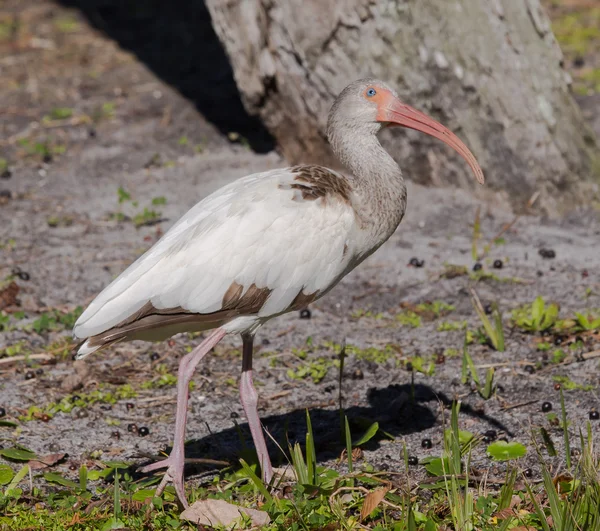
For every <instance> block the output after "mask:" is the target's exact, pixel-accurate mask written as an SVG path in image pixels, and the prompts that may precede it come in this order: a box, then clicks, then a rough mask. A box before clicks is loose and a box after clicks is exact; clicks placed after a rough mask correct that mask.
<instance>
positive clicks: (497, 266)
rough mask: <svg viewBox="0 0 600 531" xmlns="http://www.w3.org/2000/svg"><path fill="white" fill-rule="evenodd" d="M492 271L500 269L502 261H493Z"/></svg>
mask: <svg viewBox="0 0 600 531" xmlns="http://www.w3.org/2000/svg"><path fill="white" fill-rule="evenodd" d="M493 265H494V269H502V266H503V265H504V264H503V263H502V260H494V264H493Z"/></svg>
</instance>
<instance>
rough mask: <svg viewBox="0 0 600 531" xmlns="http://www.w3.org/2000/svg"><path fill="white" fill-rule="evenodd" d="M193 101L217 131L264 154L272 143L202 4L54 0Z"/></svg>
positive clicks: (190, 1) (175, 0) (184, 0)
mask: <svg viewBox="0 0 600 531" xmlns="http://www.w3.org/2000/svg"><path fill="white" fill-rule="evenodd" d="M58 1H59V2H60V3H61V4H62V5H64V6H65V7H70V8H76V9H78V10H79V11H80V12H81V13H82V14H83V15H84V16H85V18H86V19H87V20H88V21H89V23H90V24H91V25H92V26H93V27H94V28H96V29H97V30H99V31H101V32H102V33H104V34H105V35H106V36H107V37H109V38H110V39H112V40H114V41H116V42H117V43H118V44H119V46H120V47H121V48H123V49H125V50H128V51H130V52H133V53H134V54H135V56H136V57H137V58H138V59H139V60H140V61H141V62H143V63H144V64H145V65H146V66H147V67H148V68H149V69H150V70H151V71H152V72H153V73H154V74H156V75H157V76H158V77H159V78H161V79H162V80H163V81H164V82H166V83H167V84H169V85H170V86H171V87H173V88H174V89H176V90H177V91H178V92H179V93H180V94H182V95H183V96H184V97H185V98H187V99H188V100H190V101H192V102H193V103H194V104H195V106H196V108H197V109H198V110H199V112H200V113H201V114H202V115H203V116H204V117H205V118H206V119H207V120H208V121H209V122H211V123H212V124H214V125H215V126H216V127H217V129H219V130H220V132H221V133H224V134H227V133H229V132H237V133H239V134H240V135H241V136H242V137H244V138H245V139H246V140H247V141H248V143H249V145H250V147H251V148H252V149H253V150H254V151H257V152H259V153H266V152H268V151H271V150H272V149H274V147H275V142H274V140H273V138H272V137H271V136H270V134H269V132H268V131H267V130H266V128H265V127H264V125H263V124H262V123H261V121H260V120H259V119H258V118H257V117H255V116H250V115H249V114H248V113H247V112H246V110H245V109H244V106H243V104H242V100H241V96H240V93H239V91H238V88H237V86H236V83H235V80H234V77H233V70H232V68H231V64H230V62H229V59H228V57H227V55H226V53H225V50H224V49H223V46H222V44H221V42H220V41H219V39H218V37H217V35H216V34H215V31H214V29H213V26H212V21H211V17H210V13H209V11H208V9H207V8H206V5H205V2H204V0H169V1H168V2H165V1H164V0H58Z"/></svg>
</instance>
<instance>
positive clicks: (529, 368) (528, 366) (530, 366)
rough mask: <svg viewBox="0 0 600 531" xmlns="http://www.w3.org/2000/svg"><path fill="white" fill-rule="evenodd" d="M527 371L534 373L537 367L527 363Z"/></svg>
mask: <svg viewBox="0 0 600 531" xmlns="http://www.w3.org/2000/svg"><path fill="white" fill-rule="evenodd" d="M525 372H528V373H529V374H533V373H534V372H535V367H534V366H533V365H525Z"/></svg>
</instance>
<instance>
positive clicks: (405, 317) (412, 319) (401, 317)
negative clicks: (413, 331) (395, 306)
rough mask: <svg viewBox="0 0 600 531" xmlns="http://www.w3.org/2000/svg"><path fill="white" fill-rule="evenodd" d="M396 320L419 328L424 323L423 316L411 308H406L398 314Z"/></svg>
mask: <svg viewBox="0 0 600 531" xmlns="http://www.w3.org/2000/svg"><path fill="white" fill-rule="evenodd" d="M396 321H398V322H399V323H400V324H403V325H406V326H411V327H412V328H419V327H420V326H421V324H422V323H421V316H420V315H418V314H416V313H415V312H413V311H410V310H406V311H404V312H402V313H399V314H398V315H396Z"/></svg>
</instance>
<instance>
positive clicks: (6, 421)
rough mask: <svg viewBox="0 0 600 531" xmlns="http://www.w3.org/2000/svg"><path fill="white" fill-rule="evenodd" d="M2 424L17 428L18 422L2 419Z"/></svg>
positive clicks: (0, 422)
mask: <svg viewBox="0 0 600 531" xmlns="http://www.w3.org/2000/svg"><path fill="white" fill-rule="evenodd" d="M0 426H5V427H7V428H16V427H17V426H18V424H17V423H16V422H11V421H10V420H0Z"/></svg>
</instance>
